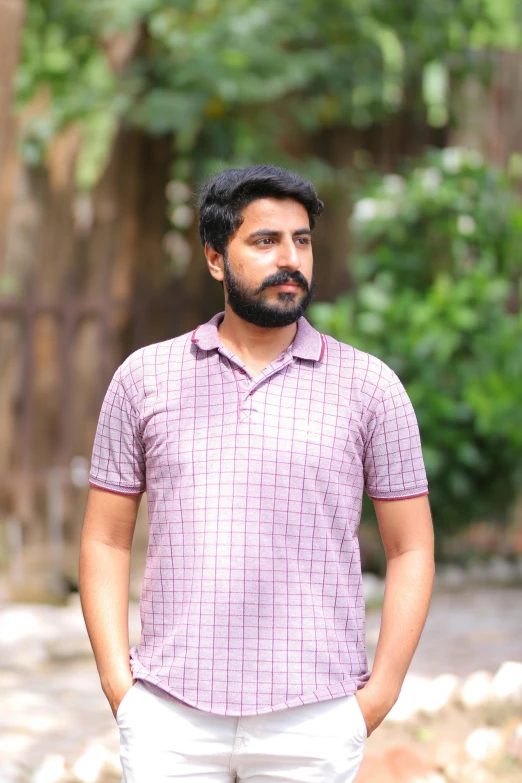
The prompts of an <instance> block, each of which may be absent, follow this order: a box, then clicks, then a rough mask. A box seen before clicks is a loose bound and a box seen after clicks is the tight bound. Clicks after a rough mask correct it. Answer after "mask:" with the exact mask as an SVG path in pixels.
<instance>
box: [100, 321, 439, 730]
mask: <svg viewBox="0 0 522 783" xmlns="http://www.w3.org/2000/svg"><path fill="white" fill-rule="evenodd" d="M222 317H223V313H219V314H218V315H216V316H214V318H212V319H211V320H210V321H209V322H208V323H206V324H203V325H202V326H199V327H198V328H197V329H196V330H195V331H194V332H193V333H192V334H185V335H182V336H181V337H176V338H174V339H173V340H167V341H166V342H162V343H158V344H156V345H149V346H147V347H146V348H142V349H140V350H139V351H136V353H133V354H132V355H131V356H130V357H129V358H128V359H127V360H126V361H125V362H124V363H123V364H122V365H121V367H120V368H119V369H118V370H117V371H116V374H115V375H114V378H113V380H112V382H111V384H110V387H109V390H108V392H107V395H106V397H105V401H104V403H103V407H102V410H101V414H100V420H99V424H98V430H97V434H96V439H95V443H94V449H93V457H92V468H91V483H92V484H93V485H94V486H97V487H101V488H103V489H107V490H110V491H113V492H122V493H129V494H132V493H141V492H144V491H145V490H146V491H147V503H148V514H149V549H148V553H147V562H146V568H145V576H144V582H143V592H142V597H141V619H142V633H141V640H140V643H139V645H137V646H136V647H133V648H132V649H131V652H130V658H131V668H132V674H133V676H134V677H135V678H137V679H142V680H145V681H147V682H150V683H152V684H154V685H156V686H158V687H160V688H162V689H163V690H164V691H166V692H167V693H169V694H171V695H172V696H174V697H175V698H177V699H179V700H181V701H182V702H184V703H186V704H188V705H190V706H192V707H195V708H197V709H200V710H204V711H206V712H212V713H215V714H218V715H254V714H260V713H266V712H270V711H273V710H280V709H285V708H288V707H293V706H297V705H300V704H307V703H311V702H316V701H323V700H326V699H331V698H336V697H339V696H345V695H350V694H352V693H354V692H355V691H356V690H357V689H358V688H360V687H362V686H363V685H364V683H365V682H366V681H367V679H368V677H369V673H368V667H367V659H366V650H365V641H364V598H363V590H362V582H361V567H360V557H359V544H358V539H357V532H358V527H359V521H360V515H361V504H362V498H363V492H364V491H365V490H366V492H367V493H368V494H369V495H370V496H371V497H373V498H384V499H393V498H408V497H414V496H417V495H423V494H426V493H427V491H428V487H427V482H426V474H425V470H424V464H423V459H422V452H421V444H420V439H419V431H418V427H417V421H416V418H415V413H414V411H413V408H412V405H411V402H410V400H409V398H408V395H407V394H406V391H405V390H404V387H403V386H402V384H401V382H400V380H399V379H398V377H397V376H396V375H395V373H394V372H393V371H392V370H391V369H390V368H389V367H388V366H387V365H385V364H384V363H383V362H382V361H380V360H379V359H377V358H375V357H374V356H371V355H369V354H367V353H363V352H362V351H358V350H356V349H355V348H353V347H352V346H350V345H345V344H343V343H340V342H338V341H337V340H334V339H333V338H331V337H327V336H325V335H322V334H320V333H319V332H317V331H316V330H315V329H313V328H312V326H311V325H310V324H309V323H308V321H306V319H305V318H300V319H299V321H298V328H297V334H296V337H295V340H294V342H293V343H292V345H291V346H290V347H289V348H288V349H287V350H286V351H285V352H284V353H282V354H281V355H280V356H279V357H277V358H276V359H275V360H274V361H273V362H272V363H271V364H269V365H268V366H267V367H266V368H265V369H264V370H263V371H262V372H261V373H260V374H259V375H258V376H256V377H255V378H252V377H251V375H250V373H249V372H248V370H247V368H246V367H245V366H244V364H243V363H242V361H241V360H240V359H239V358H237V357H236V356H235V355H234V354H233V353H231V351H229V350H228V349H227V348H225V347H224V346H223V345H222V343H221V341H220V339H219V334H218V329H217V326H218V324H219V322H220V320H221V319H222Z"/></svg>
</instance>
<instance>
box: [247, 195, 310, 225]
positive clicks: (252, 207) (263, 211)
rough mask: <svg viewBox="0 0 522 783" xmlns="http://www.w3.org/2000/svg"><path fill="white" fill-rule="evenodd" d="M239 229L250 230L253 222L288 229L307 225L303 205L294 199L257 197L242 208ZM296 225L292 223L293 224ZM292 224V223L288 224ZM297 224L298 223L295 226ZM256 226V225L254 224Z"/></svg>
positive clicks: (306, 214)
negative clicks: (241, 220)
mask: <svg viewBox="0 0 522 783" xmlns="http://www.w3.org/2000/svg"><path fill="white" fill-rule="evenodd" d="M242 218H243V222H242V224H241V226H240V231H241V229H243V231H245V230H246V231H247V232H248V233H249V232H250V231H251V230H252V227H253V225H254V224H258V223H263V225H266V227H267V228H278V229H287V230H288V229H290V228H292V229H293V228H296V227H298V228H303V227H305V226H308V225H309V220H308V213H307V211H306V209H305V208H304V206H303V205H302V204H300V203H299V202H298V201H295V200H294V199H289V198H285V199H276V198H259V199H256V200H255V201H251V202H250V204H247V206H246V207H245V208H244V209H243V212H242ZM294 223H295V224H296V225H293V224H294ZM290 224H292V225H290ZM297 224H299V225H298V226H297ZM256 227H257V225H256Z"/></svg>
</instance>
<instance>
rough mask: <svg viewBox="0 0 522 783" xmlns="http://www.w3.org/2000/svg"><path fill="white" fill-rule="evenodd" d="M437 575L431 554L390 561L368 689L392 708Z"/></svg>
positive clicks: (406, 554)
mask: <svg viewBox="0 0 522 783" xmlns="http://www.w3.org/2000/svg"><path fill="white" fill-rule="evenodd" d="M434 573H435V567H434V561H433V552H432V551H430V550H424V549H418V550H415V549H414V550H411V551H406V552H403V553H401V554H399V555H397V556H395V557H393V558H390V559H389V560H388V567H387V571H386V589H385V595H384V604H383V611H382V620H381V629H380V633H379V641H378V644H377V650H376V653H375V660H374V664H373V668H372V674H371V677H370V681H369V682H368V686H369V687H370V688H371V689H372V690H374V689H375V691H376V692H378V693H379V694H380V696H381V698H382V699H383V700H384V701H388V702H389V705H390V707H391V706H392V705H393V704H394V703H395V701H396V700H397V697H398V695H399V692H400V689H401V687H402V683H403V681H404V678H405V676H406V672H407V671H408V667H409V665H410V663H411V659H412V658H413V654H414V652H415V649H416V647H417V644H418V642H419V639H420V635H421V633H422V629H423V627H424V623H425V621H426V616H427V614H428V608H429V604H430V599H431V593H432V589H433V577H434ZM368 686H367V687H368Z"/></svg>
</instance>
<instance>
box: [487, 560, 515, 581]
mask: <svg viewBox="0 0 522 783" xmlns="http://www.w3.org/2000/svg"><path fill="white" fill-rule="evenodd" d="M488 571H489V578H490V579H491V581H492V582H502V583H509V582H513V581H514V580H515V579H516V577H517V568H516V566H515V565H514V563H510V562H509V560H506V559H505V558H503V557H492V558H491V560H490V561H489V564H488Z"/></svg>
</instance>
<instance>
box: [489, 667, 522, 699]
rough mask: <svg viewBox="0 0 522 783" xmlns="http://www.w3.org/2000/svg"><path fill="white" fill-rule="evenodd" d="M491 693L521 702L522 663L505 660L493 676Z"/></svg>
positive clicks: (500, 697) (496, 696)
mask: <svg viewBox="0 0 522 783" xmlns="http://www.w3.org/2000/svg"><path fill="white" fill-rule="evenodd" d="M491 695H492V696H494V697H495V698H497V699H503V700H506V701H514V702H516V703H517V704H522V663H518V662H516V661H506V662H505V663H503V664H502V666H501V667H500V669H499V670H498V672H497V673H496V674H495V676H494V677H493V682H492V683H491Z"/></svg>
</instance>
